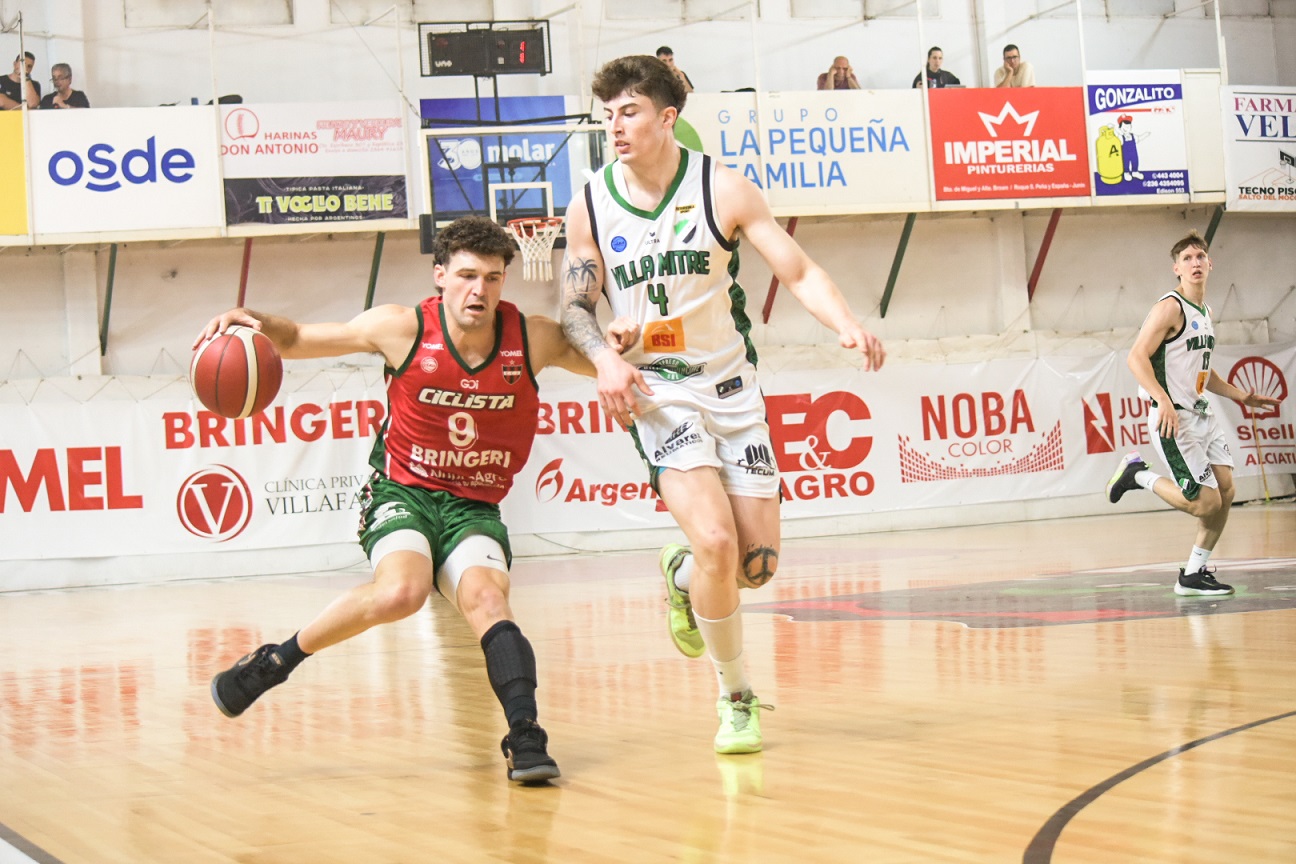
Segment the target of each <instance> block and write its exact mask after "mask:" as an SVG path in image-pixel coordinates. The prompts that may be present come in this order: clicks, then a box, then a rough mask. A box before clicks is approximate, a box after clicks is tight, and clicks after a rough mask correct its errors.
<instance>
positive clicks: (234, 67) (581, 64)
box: [0, 0, 1296, 107]
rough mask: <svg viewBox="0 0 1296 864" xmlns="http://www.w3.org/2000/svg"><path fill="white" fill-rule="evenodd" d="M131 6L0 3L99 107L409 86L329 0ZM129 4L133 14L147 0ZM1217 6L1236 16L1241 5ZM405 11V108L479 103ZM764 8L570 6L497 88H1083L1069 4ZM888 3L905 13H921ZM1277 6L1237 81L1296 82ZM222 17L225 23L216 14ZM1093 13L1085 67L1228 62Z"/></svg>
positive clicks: (1241, 54) (1202, 17)
mask: <svg viewBox="0 0 1296 864" xmlns="http://www.w3.org/2000/svg"><path fill="white" fill-rule="evenodd" d="M123 2H124V0H107V2H88V0H0V22H3V23H5V24H9V23H11V22H12V21H13V19H14V18H15V16H16V14H17V13H18V12H19V11H21V12H22V14H23V19H24V26H25V30H26V33H27V47H28V49H29V50H31V51H32V52H33V53H34V54H35V55H36V57H37V70H38V72H39V73H40V78H42V79H44V78H47V77H49V72H48V69H49V66H50V64H52V63H55V62H67V63H70V64H72V66H73V68H74V70H75V76H76V82H77V86H78V87H79V88H80V89H84V90H85V91H86V92H87V93H88V94H89V96H90V99H91V102H92V103H93V104H95V105H99V106H104V107H111V106H118V107H122V106H148V105H159V104H167V103H175V102H188V101H189V100H190V98H192V97H198V98H200V99H201V101H203V102H206V101H207V100H209V99H211V98H212V93H213V81H212V78H213V69H214V72H215V91H216V92H217V93H218V94H226V93H238V94H241V95H242V96H243V97H244V98H245V99H246V100H248V101H257V102H275V101H320V100H346V99H363V98H369V97H373V96H377V95H386V94H389V93H392V92H395V91H396V84H397V82H398V81H399V80H400V77H401V75H400V68H399V67H400V65H402V64H398V62H397V60H398V58H397V54H398V51H397V35H396V33H395V32H394V31H393V25H392V17H391V16H387V17H385V18H383V19H382V20H380V21H378V22H376V23H374V24H373V25H371V26H368V27H364V26H356V27H351V26H348V25H347V24H345V23H334V22H333V21H332V20H331V19H332V18H334V17H338V18H339V20H341V19H340V16H338V15H336V14H331V13H330V3H329V0H296V2H294V3H293V4H292V5H293V11H294V16H295V18H294V21H293V23H292V24H288V25H274V26H235V25H225V26H218V28H217V32H216V34H215V39H214V40H212V39H210V38H209V35H208V32H207V26H206V22H205V21H197V22H195V23H196V25H197V26H196V27H194V28H192V29H166V28H140V27H133V28H128V27H126V26H125V14H124V12H123V8H124V7H123ZM131 2H132V3H135V4H136V5H139V4H140V3H142V2H144V0H131ZM153 2H155V3H159V4H160V3H162V0H153ZM1221 2H1222V8H1223V9H1224V10H1225V11H1226V13H1227V11H1228V10H1229V9H1230V2H1232V0H1221ZM185 5H186V8H187V7H188V6H190V5H192V4H185ZM397 5H399V6H401V7H402V16H403V17H402V20H403V22H404V25H403V27H402V29H401V33H400V37H399V42H400V53H401V55H402V57H401V58H400V59H401V60H402V61H403V67H404V77H405V81H406V92H407V94H408V95H409V96H410V98H411V99H413V100H415V102H416V101H417V99H418V98H420V97H426V96H471V95H472V93H473V82H472V80H471V79H444V78H429V79H421V78H420V77H419V62H418V52H417V32H416V30H415V28H414V27H413V26H412V24H411V23H410V17H409V16H410V4H409V3H408V2H405V3H399V4H397ZM609 5H611V4H609ZM618 5H621V6H624V5H626V4H625V3H620V4H618ZM759 5H760V7H761V16H762V17H761V19H760V20H759V21H758V22H757V24H756V26H755V28H753V27H752V25H751V24H750V23H749V22H747V21H711V22H696V23H684V22H681V21H678V20H663V19H660V18H657V19H652V18H646V19H640V20H615V19H610V18H607V17H604V12H605V10H604V4H603V3H601V2H598V0H587V2H584V3H582V4H580V5H579V6H577V5H575V4H572V8H570V10H569V11H564V12H562V13H561V14H559V15H557V16H556V17H554V18H553V19H552V36H553V45H552V50H553V56H554V74H553V75H549V76H545V77H543V78H540V77H530V76H504V77H501V78H500V79H499V87H500V91H501V93H502V94H503V95H556V94H575V93H581V92H582V85H583V83H585V82H587V81H588V78H589V76H590V74H591V73H592V71H593V70H594V69H595V68H597V66H598V64H600V63H603V62H605V61H607V60H609V59H611V58H613V57H617V56H620V55H622V54H628V53H651V52H652V51H653V50H655V49H656V47H657V46H658V45H661V44H669V45H670V46H671V47H672V48H674V49H675V54H676V60H677V62H678V63H679V64H680V66H682V67H683V68H684V69H686V70H687V71H688V73H689V75H690V77H691V78H692V79H693V81H694V83H695V84H697V86H698V87H699V88H700V89H704V90H713V91H714V90H731V89H736V88H739V87H751V86H756V84H757V78H758V77H759V83H760V86H761V88H762V89H765V90H798V89H812V88H813V87H814V81H815V77H816V76H817V75H818V73H819V72H821V71H823V70H825V69H827V68H828V66H829V65H830V63H831V62H832V58H833V56H835V55H837V54H845V55H846V56H847V57H849V58H850V59H851V60H852V62H853V64H854V66H855V69H856V72H857V74H858V75H859V78H860V81H861V83H862V84H863V85H864V87H866V88H875V89H879V88H891V87H907V86H909V84H910V82H911V81H912V80H913V76H914V75H916V74H917V73H918V70H919V69H921V68H922V65H923V59H924V57H925V55H926V51H927V48H928V47H929V46H931V45H940V46H941V47H942V48H943V49H944V53H945V68H947V69H949V70H950V71H952V72H954V74H956V75H958V76H959V77H960V78H962V80H963V81H964V83H966V84H970V85H974V86H976V85H981V84H986V83H989V81H990V79H991V76H992V75H993V72H994V69H995V67H996V66H997V65H999V63H1000V56H1001V51H1002V48H1003V46H1004V44H1005V43H1007V42H1014V43H1016V44H1018V45H1020V46H1021V50H1022V55H1023V57H1024V58H1025V59H1027V60H1029V61H1031V62H1032V63H1034V64H1035V67H1036V73H1037V76H1038V78H1039V80H1040V82H1041V83H1043V84H1056V85H1064V86H1072V85H1078V84H1079V83H1081V64H1080V38H1079V35H1078V32H1077V23H1076V20H1075V15H1074V12H1073V7H1070V8H1066V9H1063V10H1059V11H1057V12H1054V13H1051V14H1050V15H1047V16H1044V17H1040V18H1032V17H1031V16H1033V15H1035V14H1036V13H1037V12H1038V11H1039V10H1040V9H1045V10H1047V9H1050V8H1051V7H1054V6H1057V5H1058V4H1057V3H1055V2H1051V0H940V2H939V3H938V4H935V5H936V6H938V7H939V14H938V15H936V16H934V17H930V18H925V19H924V22H923V34H922V36H921V38H920V36H919V32H918V25H917V22H916V20H915V19H914V18H913V17H905V18H880V19H874V20H871V21H867V22H861V21H859V20H858V19H854V20H852V19H850V18H818V19H806V18H793V17H791V13H790V9H791V4H790V0H762V2H761V3H760V4H759ZM843 5H844V4H843ZM894 5H896V6H900V7H901V8H903V9H905V10H907V11H909V12H912V9H913V8H914V7H913V4H908V5H905V4H900V3H897V4H894ZM1195 5H1196V2H1195V0H1194V2H1187V0H1180V3H1179V6H1180V7H1181V8H1184V9H1187V8H1189V7H1191V6H1195ZM1272 5H1273V6H1274V7H1275V8H1276V10H1277V11H1278V12H1279V13H1281V14H1286V15H1287V16H1288V17H1281V18H1268V17H1266V18H1256V17H1253V18H1247V17H1238V16H1230V15H1227V14H1226V15H1225V17H1224V19H1223V22H1224V26H1223V31H1224V37H1225V41H1226V43H1227V45H1228V58H1227V59H1228V64H1227V66H1228V80H1229V82H1230V83H1234V84H1283V85H1286V84H1292V83H1296V55H1294V54H1293V52H1292V51H1291V50H1290V46H1291V45H1292V44H1296V17H1292V16H1293V15H1296V9H1287V5H1290V4H1286V5H1285V4H1272ZM214 6H215V8H216V14H217V18H218V23H219V20H220V19H219V16H220V14H221V3H219V2H216V3H215V4H214ZM441 6H444V7H445V9H446V12H445V17H447V18H452V17H453V16H454V14H456V13H455V11H454V10H455V4H451V3H445V4H441ZM441 6H437V7H436V8H441ZM493 6H494V8H495V17H496V18H498V19H525V18H530V17H534V16H537V15H543V14H547V13H549V12H550V11H552V10H554V9H566V8H567V6H568V4H562V3H552V2H541V0H496V2H495V3H494V4H493ZM639 8H642V9H643V10H645V12H646V13H647V12H651V11H652V10H653V9H655V8H657V7H655V6H654V4H651V3H641V4H639ZM1233 8H1238V7H1236V5H1235V6H1234V7H1233ZM1084 9H1085V12H1086V17H1085V20H1084V51H1085V56H1086V60H1087V65H1088V68H1091V69H1164V68H1173V69H1179V68H1217V67H1218V66H1219V58H1218V50H1217V42H1216V38H1215V22H1214V18H1213V17H1212V16H1209V15H1208V14H1206V13H1207V12H1209V7H1207V8H1206V9H1205V10H1202V9H1196V10H1194V11H1187V12H1184V13H1183V14H1182V15H1180V16H1178V17H1175V18H1171V19H1164V18H1162V17H1160V16H1159V15H1148V16H1145V17H1126V16H1122V17H1113V18H1111V19H1110V20H1108V19H1107V18H1106V17H1104V15H1103V14H1102V13H1103V4H1101V3H1098V2H1095V0H1086V2H1085V6H1084ZM1284 10H1286V11H1284ZM356 23H357V24H362V23H363V22H356ZM978 24H979V26H978ZM213 43H214V44H213ZM17 47H18V38H17V35H16V33H5V34H0V56H3V55H6V54H8V53H9V52H16V50H17ZM213 48H214V52H213ZM758 58H759V67H758ZM5 68H6V70H7V67H5ZM483 85H484V82H483ZM43 86H46V87H48V83H47V82H43Z"/></svg>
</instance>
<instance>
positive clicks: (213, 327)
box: [193, 305, 418, 366]
mask: <svg viewBox="0 0 1296 864" xmlns="http://www.w3.org/2000/svg"><path fill="white" fill-rule="evenodd" d="M233 324H241V325H243V326H245V327H251V328H253V329H255V330H260V331H261V332H262V333H264V334H265V335H267V336H269V337H270V341H271V342H274V344H275V347H276V348H278V349H279V353H280V354H282V355H283V356H284V357H286V358H288V359H290V360H302V359H307V358H311V357H340V356H342V355H344V354H367V353H376V354H382V355H383V357H384V359H385V360H386V361H387V364H388V365H390V366H399V365H400V364H401V363H402V362H403V361H404V360H405V357H406V356H407V355H408V354H409V349H410V348H411V347H412V345H413V343H414V336H415V334H416V332H417V330H418V319H417V317H416V316H415V313H414V310H413V309H411V308H409V307H408V306H395V305H384V306H375V307H374V308H372V309H367V310H365V311H364V312H361V313H360V314H359V315H357V316H356V317H354V318H352V319H351V320H350V321H347V322H344V323H327V324H299V323H298V322H296V321H293V320H292V319H290V318H284V317H281V316H279V315H270V314H267V313H265V312H254V311H252V310H251V309H244V308H238V309H231V310H229V311H228V312H223V313H221V314H220V315H217V316H216V317H215V318H213V319H212V320H211V321H208V322H207V326H206V327H204V328H203V329H202V330H201V331H200V332H199V333H198V338H196V339H195V340H194V344H193V347H195V348H197V347H198V345H199V343H201V342H202V341H203V340H204V339H210V338H211V337H213V336H215V335H216V334H217V333H224V332H225V331H226V330H227V329H229V327H230V326H231V325H233Z"/></svg>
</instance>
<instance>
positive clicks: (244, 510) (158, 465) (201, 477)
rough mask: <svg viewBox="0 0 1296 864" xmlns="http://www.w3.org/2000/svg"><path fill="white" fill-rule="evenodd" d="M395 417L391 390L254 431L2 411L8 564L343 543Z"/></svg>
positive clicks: (170, 414)
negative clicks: (378, 439)
mask: <svg viewBox="0 0 1296 864" xmlns="http://www.w3.org/2000/svg"><path fill="white" fill-rule="evenodd" d="M373 377H375V378H376V377H377V376H376V375H375V376H373ZM196 409H197V410H196ZM385 417H386V394H385V392H384V391H383V388H382V384H381V381H374V382H373V383H372V384H369V385H368V386H365V385H363V384H357V385H354V386H351V387H347V388H346V392H345V393H343V392H341V391H337V392H333V391H321V392H300V391H299V392H297V393H294V394H292V395H291V396H289V397H287V398H284V397H280V399H279V400H277V401H276V403H275V404H274V405H273V406H271V407H270V408H269V409H267V410H266V412H264V413H263V414H258V415H254V416H253V417H249V418H247V419H244V420H228V419H226V418H223V417H219V416H217V415H215V414H212V413H211V412H208V411H205V410H202V409H201V408H200V406H198V404H197V402H195V401H193V400H178V399H170V400H167V399H154V400H146V401H143V402H134V401H116V400H111V401H92V402H88V403H79V404H78V403H66V402H57V403H39V402H38V403H33V404H31V405H26V406H25V405H0V428H3V429H4V430H5V435H4V439H3V442H2V443H0V559H39V558H65V557H100V556H116V555H148V554H155V553H177V552H179V553H183V552H188V551H204V552H209V551H217V550H222V549H231V550H246V549H269V548H279V547H292V546H302V545H307V544H314V543H338V542H345V541H346V540H347V539H348V538H351V537H354V536H355V532H356V526H357V525H358V524H359V523H358V519H359V512H360V491H361V489H362V488H363V487H364V485H365V483H366V482H367V481H368V478H369V473H370V470H369V468H368V466H367V460H368V455H369V450H370V448H371V446H372V444H373V439H374V436H375V434H376V433H377V430H378V428H379V427H380V426H381V424H382V422H383V420H384V419H385ZM71 537H74V538H76V540H75V542H68V539H67V538H71Z"/></svg>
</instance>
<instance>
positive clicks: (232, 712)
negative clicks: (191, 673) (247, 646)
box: [211, 645, 289, 717]
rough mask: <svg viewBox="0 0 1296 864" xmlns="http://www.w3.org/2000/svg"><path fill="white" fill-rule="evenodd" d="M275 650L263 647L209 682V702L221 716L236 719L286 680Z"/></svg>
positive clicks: (273, 647)
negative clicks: (267, 692) (268, 691)
mask: <svg viewBox="0 0 1296 864" xmlns="http://www.w3.org/2000/svg"><path fill="white" fill-rule="evenodd" d="M278 648H279V646H278V645H262V646H261V647H260V648H258V649H257V650H255V651H253V652H252V653H251V654H249V655H247V656H246V657H244V658H243V659H241V660H239V661H238V662H237V663H235V664H234V665H233V666H231V667H230V668H228V669H226V670H225V671H224V672H222V673H220V674H219V675H217V676H216V677H215V678H213V679H212V682H211V695H212V699H213V700H214V701H215V702H216V707H217V708H219V709H220V712H221V713H222V714H224V715H225V716H226V717H237V716H239V715H240V714H242V713H243V712H244V711H246V710H247V709H248V706H249V705H251V704H252V703H253V702H255V701H256V700H257V698H258V697H259V696H260V695H261V694H262V693H264V692H266V691H267V690H269V689H270V688H271V687H274V686H276V685H278V684H282V683H283V682H285V681H287V680H288V671H289V670H288V668H287V667H286V666H285V665H284V659H283V657H281V656H280V655H279V652H278V650H277V649H278Z"/></svg>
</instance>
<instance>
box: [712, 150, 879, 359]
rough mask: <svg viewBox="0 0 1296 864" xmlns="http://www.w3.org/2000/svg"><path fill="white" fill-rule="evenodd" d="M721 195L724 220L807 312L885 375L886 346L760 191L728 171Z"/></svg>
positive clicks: (720, 177) (722, 175)
mask: <svg viewBox="0 0 1296 864" xmlns="http://www.w3.org/2000/svg"><path fill="white" fill-rule="evenodd" d="M716 191H717V194H716V198H717V200H720V201H723V202H724V204H723V205H721V206H722V207H723V208H724V210H725V213H724V214H723V215H722V218H723V220H724V221H725V222H726V223H728V224H733V225H734V226H735V227H737V228H738V229H740V230H741V231H742V232H743V234H744V235H745V236H746V237H747V240H748V242H750V243H751V244H752V246H754V247H755V248H756V251H757V252H759V253H760V255H761V257H762V258H764V259H765V262H766V263H767V264H769V266H770V269H771V270H773V271H774V275H775V276H777V277H778V278H779V281H780V282H782V283H783V284H785V285H786V286H787V287H788V290H790V291H791V292H792V294H793V296H795V297H796V298H797V300H798V301H799V302H800V303H801V305H802V306H804V307H805V308H806V311H807V312H809V313H810V314H811V315H813V316H814V317H815V320H817V321H818V322H819V323H820V324H822V325H824V326H825V327H827V328H828V329H829V330H832V331H833V332H834V333H836V334H837V341H838V343H839V344H840V345H841V346H842V347H843V348H850V349H855V350H857V351H859V352H860V353H861V354H863V355H864V368H865V369H875V370H876V369H881V368H882V363H883V362H884V361H885V360H886V350H885V349H884V348H883V347H882V342H881V340H879V339H878V338H877V337H876V336H874V335H873V334H872V333H870V332H868V331H867V330H865V329H864V327H863V326H862V325H861V324H860V323H859V321H857V320H855V315H854V313H852V312H851V309H850V305H849V304H848V303H847V302H846V298H845V297H843V296H842V293H841V291H840V290H838V288H837V285H836V283H834V282H833V280H832V277H831V276H829V275H828V273H827V271H825V270H824V269H823V268H822V267H820V266H819V265H818V264H816V263H815V262H814V261H812V260H810V256H809V255H806V253H805V250H803V249H802V248H801V247H800V246H799V245H797V242H796V241H795V240H793V239H792V238H791V237H790V236H789V235H788V233H787V232H786V231H784V230H783V229H782V228H781V227H779V224H778V223H777V222H775V221H774V216H773V214H771V213H770V209H769V205H768V204H766V203H765V199H764V197H762V196H761V193H760V190H759V189H757V188H756V186H755V185H754V184H753V183H752V182H751V181H749V180H747V179H746V178H745V177H743V176H742V175H741V174H739V173H738V172H736V171H733V170H732V169H730V168H726V167H725V166H723V165H722V166H720V167H719V168H718V169H717V170H716Z"/></svg>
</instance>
